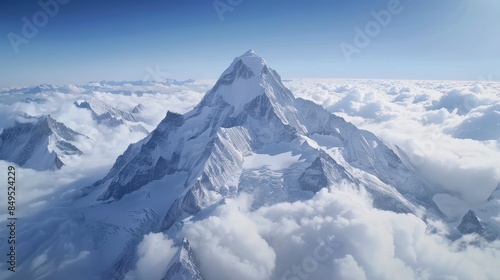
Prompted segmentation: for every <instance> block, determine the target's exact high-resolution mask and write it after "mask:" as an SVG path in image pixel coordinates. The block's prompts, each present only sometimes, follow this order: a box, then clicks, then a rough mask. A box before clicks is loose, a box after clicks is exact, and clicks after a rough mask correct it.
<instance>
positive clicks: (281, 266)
mask: <svg viewBox="0 0 500 280" xmlns="http://www.w3.org/2000/svg"><path fill="white" fill-rule="evenodd" d="M249 205H250V202H249V200H248V199H247V198H246V195H245V196H244V197H243V198H238V199H235V200H232V199H229V200H227V203H226V204H225V205H221V206H219V207H218V208H217V209H216V210H214V211H213V212H212V213H211V214H210V216H209V217H208V218H206V219H204V220H201V221H196V222H190V223H188V224H186V226H185V228H184V230H183V231H182V233H181V235H183V236H186V237H187V238H188V239H189V241H190V243H191V244H192V247H193V249H194V251H195V254H196V256H197V259H198V261H199V266H200V269H201V271H202V273H203V274H204V275H205V277H206V279H207V280H216V279H217V280H225V279H236V278H237V279H294V280H295V279H332V277H336V278H335V279H363V278H365V279H448V278H449V279H453V277H455V278H456V279H496V277H498V271H497V268H498V267H499V266H500V256H499V255H498V252H499V250H500V242H499V241H496V242H493V243H485V242H479V243H477V245H470V244H474V243H475V242H476V241H477V240H476V238H475V237H471V236H467V237H464V238H462V239H459V240H457V241H453V242H452V241H450V240H448V239H447V238H446V237H445V234H446V233H447V229H446V227H445V226H444V225H443V224H442V223H440V222H439V221H432V220H430V221H429V222H428V223H429V224H426V223H425V222H424V221H422V220H421V219H420V218H418V217H416V216H415V215H412V214H396V213H393V212H389V211H382V210H378V209H375V208H373V206H372V204H371V200H370V199H369V198H368V196H367V194H366V192H364V191H361V192H359V191H354V190H353V189H352V186H350V185H347V184H343V185H341V186H338V187H335V188H333V189H332V190H330V191H328V190H326V189H323V190H322V191H320V192H319V193H317V194H316V195H315V196H314V197H313V198H312V199H311V200H308V201H302V202H295V203H280V204H276V205H273V206H266V207H262V208H260V209H258V210H256V211H250V210H248V209H249ZM325 244H328V245H327V246H325ZM322 246H323V247H322Z"/></svg>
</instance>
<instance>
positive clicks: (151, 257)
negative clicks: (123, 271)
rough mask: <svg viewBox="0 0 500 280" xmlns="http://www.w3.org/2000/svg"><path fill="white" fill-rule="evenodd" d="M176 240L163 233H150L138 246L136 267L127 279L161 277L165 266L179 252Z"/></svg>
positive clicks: (128, 274)
mask: <svg viewBox="0 0 500 280" xmlns="http://www.w3.org/2000/svg"><path fill="white" fill-rule="evenodd" d="M177 250H178V248H177V247H175V245H174V242H173V241H172V240H170V239H167V238H166V237H165V236H164V235H163V234H162V233H150V234H148V235H146V236H144V239H143V240H142V241H141V243H139V245H138V246H137V256H138V261H137V263H136V268H135V269H134V270H132V271H130V272H129V273H127V275H126V276H125V279H126V280H142V279H161V278H162V277H163V274H164V273H165V271H164V270H165V267H166V266H167V264H168V262H169V261H170V260H171V259H172V257H173V256H174V255H175V253H176V252H177Z"/></svg>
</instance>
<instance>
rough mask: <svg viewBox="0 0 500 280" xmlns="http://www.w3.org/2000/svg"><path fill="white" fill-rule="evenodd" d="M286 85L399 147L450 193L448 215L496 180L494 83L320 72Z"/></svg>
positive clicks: (499, 163)
mask: <svg viewBox="0 0 500 280" xmlns="http://www.w3.org/2000/svg"><path fill="white" fill-rule="evenodd" d="M286 85H287V86H289V87H290V88H291V90H292V92H293V93H294V94H295V95H296V96H298V97H302V98H306V99H310V100H313V101H315V102H317V103H320V104H323V106H325V107H326V108H328V109H329V111H330V112H332V113H335V114H337V115H339V116H342V117H344V118H345V119H346V120H348V121H350V122H353V123H354V124H355V125H357V126H358V127H360V128H362V129H366V130H369V131H371V132H373V133H375V134H376V135H377V136H378V137H380V138H381V139H382V140H384V141H385V142H386V143H387V144H388V145H389V146H391V147H393V148H394V149H396V146H398V147H399V148H401V149H402V151H404V153H406V155H407V156H408V159H409V162H408V163H409V164H411V165H412V166H413V167H414V169H415V171H416V172H417V173H419V174H420V175H422V177H423V178H424V179H426V180H428V181H429V182H430V183H432V184H433V185H435V186H437V187H438V188H441V190H442V191H443V192H446V193H448V194H449V195H452V196H453V197H454V198H456V199H457V200H455V201H456V203H454V204H455V205H456V206H457V207H453V208H454V209H451V208H450V209H447V210H454V211H455V212H453V211H452V212H450V211H448V213H447V214H450V215H452V216H453V217H456V218H458V217H461V216H463V214H465V212H464V211H466V210H467V209H469V208H474V207H476V206H478V204H481V203H482V202H483V201H484V200H485V199H486V198H488V196H489V195H490V194H491V192H492V191H493V190H494V189H495V187H496V186H497V184H498V183H499V181H500V142H499V138H498V136H499V135H498V131H500V129H499V128H498V125H500V124H499V120H498V116H499V109H498V101H499V100H500V83H491V82H460V81H446V82H439V81H394V80H392V81H385V80H328V79H325V80H289V81H286ZM319 89H321V90H322V91H319ZM318 92H320V94H318ZM437 200H439V203H438V205H439V206H440V207H443V208H446V207H447V205H441V204H440V203H441V202H442V201H443V200H441V199H437ZM458 201H460V203H459V202H458ZM448 208H449V207H448Z"/></svg>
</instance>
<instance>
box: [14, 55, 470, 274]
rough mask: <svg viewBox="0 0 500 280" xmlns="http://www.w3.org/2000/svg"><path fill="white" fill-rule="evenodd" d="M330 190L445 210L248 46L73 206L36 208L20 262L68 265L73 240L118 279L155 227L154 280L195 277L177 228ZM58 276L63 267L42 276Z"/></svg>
mask: <svg viewBox="0 0 500 280" xmlns="http://www.w3.org/2000/svg"><path fill="white" fill-rule="evenodd" d="M346 182H347V183H346ZM339 186H352V187H353V188H363V189H366V190H367V192H369V193H370V194H371V196H372V198H373V204H374V206H375V207H377V208H379V209H384V210H390V211H394V212H397V213H416V212H418V214H419V215H424V216H431V217H432V216H433V217H436V216H439V217H444V215H443V214H442V213H441V212H440V211H439V209H438V208H437V206H436V205H435V204H434V202H433V200H432V197H433V196H434V195H435V194H436V189H435V188H434V187H433V186H431V185H429V184H427V183H425V182H423V181H422V180H420V179H419V177H418V175H416V174H415V173H414V172H413V171H412V170H411V169H409V168H407V167H406V166H405V164H404V163H403V161H402V160H401V159H400V157H399V156H398V154H396V153H395V152H394V151H392V150H391V149H390V148H388V147H387V146H386V145H385V144H384V143H383V142H382V141H380V139H378V138H377V137H376V136H375V135H374V134H372V133H370V132H368V131H364V130H360V129H358V128H356V127H355V126H354V125H353V124H351V123H348V122H346V121H345V120H344V119H342V118H340V117H338V116H336V115H334V114H330V113H329V112H328V111H326V110H325V109H324V108H323V107H321V106H320V105H317V104H315V103H313V102H311V101H308V100H304V99H297V98H295V97H294V96H293V94H292V93H291V92H290V91H289V90H288V89H287V88H286V87H285V86H284V85H283V84H282V82H281V78H280V77H279V75H278V74H277V73H276V72H275V71H274V70H272V69H271V68H270V67H268V66H267V64H266V62H265V61H264V59H262V58H260V57H259V56H258V55H257V54H255V52H253V51H249V52H247V53H245V54H243V55H242V56H239V57H237V58H235V59H234V61H233V62H232V63H231V65H230V66H229V67H228V68H227V69H226V70H225V71H224V73H223V74H222V75H221V77H220V78H219V80H218V81H217V82H216V84H215V85H214V87H213V88H212V89H211V90H209V91H208V92H207V93H206V95H205V96H204V97H203V99H202V100H201V101H200V103H199V104H198V105H197V106H195V107H194V108H193V109H192V110H191V111H189V112H187V113H185V114H182V115H181V114H178V113H175V112H167V113H166V116H165V118H164V119H163V120H162V121H161V122H160V123H159V124H158V126H157V127H156V128H155V129H154V130H153V131H152V132H151V133H150V134H149V135H148V136H147V137H145V138H144V139H142V140H141V141H139V142H137V143H135V144H131V145H129V147H128V148H127V149H126V151H125V152H124V153H123V154H122V155H120V156H119V157H118V158H117V160H116V162H115V163H114V165H113V167H112V168H111V169H110V170H109V172H108V173H107V175H106V176H104V178H102V179H101V180H99V181H97V182H95V183H94V184H93V185H92V186H89V187H87V188H84V189H82V190H81V192H72V193H68V194H66V195H68V196H70V197H71V198H72V201H71V203H67V205H71V206H66V205H64V207H68V208H67V210H68V211H60V209H59V208H57V211H54V212H50V213H45V214H44V215H45V216H47V215H50V217H52V219H53V220H57V221H60V222H58V223H56V222H54V223H45V224H42V225H40V230H39V231H40V232H47V234H46V235H47V236H50V237H47V240H48V238H50V242H46V240H45V239H43V240H42V239H40V238H39V239H38V240H40V241H43V242H38V243H36V244H40V245H38V246H37V247H36V250H32V252H31V253H28V252H27V253H26V254H24V255H25V256H26V258H25V260H26V261H25V263H24V265H26V266H27V267H31V265H32V264H33V263H36V262H37V261H38V260H39V256H38V255H39V252H48V253H47V254H48V257H47V258H48V259H50V260H56V261H59V262H64V261H66V259H67V257H66V254H65V253H63V252H66V251H64V249H63V248H62V247H65V246H62V245H60V244H67V243H70V241H71V243H73V244H74V248H77V249H75V250H73V252H74V253H75V254H74V255H73V258H79V252H90V254H91V256H99V258H93V257H89V258H88V260H87V261H89V263H90V264H91V266H92V267H93V269H92V272H89V274H93V275H92V276H96V277H94V278H95V279H120V280H121V279H127V277H128V276H130V275H133V274H134V271H135V268H136V267H135V266H136V264H137V263H138V259H139V256H138V253H137V252H138V251H137V248H138V246H139V244H141V242H144V241H143V240H145V235H149V234H151V233H153V234H154V235H156V234H157V233H159V232H161V233H163V234H164V235H160V236H162V238H163V237H165V236H166V237H167V238H168V239H171V240H172V241H173V242H174V243H176V244H175V247H177V248H178V251H177V253H176V254H175V256H174V257H173V258H172V259H171V260H170V261H168V262H165V263H162V264H160V266H164V267H163V268H162V269H160V272H162V273H159V274H161V275H159V276H158V279H161V278H164V279H203V278H204V277H205V276H204V275H201V271H203V269H200V268H203V264H200V267H198V262H197V261H198V259H197V258H196V254H197V253H200V252H196V247H193V248H191V246H190V245H189V244H190V243H189V240H187V239H184V238H187V237H186V236H182V232H183V229H185V225H189V224H190V223H192V222H193V221H199V220H202V219H205V218H207V217H209V216H210V215H211V213H213V211H214V209H216V208H217V206H218V205H221V204H224V203H226V201H227V200H226V198H234V197H237V196H239V195H240V194H251V196H252V198H253V199H252V200H251V205H250V206H249V207H250V209H249V210H250V211H253V210H256V209H259V208H261V207H262V206H267V205H274V204H277V203H280V202H296V201H305V200H309V199H311V198H313V197H314V195H315V193H316V192H318V191H320V190H321V189H322V188H337V187H339ZM61 207H63V206H61ZM424 209H425V210H424ZM423 211H425V212H423ZM27 222H28V221H25V223H27ZM32 222H33V223H36V222H37V220H36V219H35V218H33V221H32ZM472 222H474V221H472ZM24 234H26V236H28V234H32V231H31V230H30V231H29V232H28V231H27V232H25V233H24ZM150 238H151V236H150ZM153 240H154V238H153ZM33 243H35V242H34V241H33ZM192 244H193V246H195V245H194V244H196V243H192ZM21 247H22V246H20V248H21ZM23 248H24V247H23ZM39 271H42V272H43V273H45V271H46V270H41V269H39V270H28V269H27V270H25V273H26V275H27V276H26V277H24V278H25V279H35V278H37V277H35V276H37V275H36V274H37V273H38V272H39ZM44 275H45V274H44ZM67 275H69V272H67V271H65V270H64V269H61V270H56V271H55V272H53V273H52V274H50V275H46V276H47V277H50V278H51V279H66V278H68V276H67ZM91 278H92V277H86V279H91Z"/></svg>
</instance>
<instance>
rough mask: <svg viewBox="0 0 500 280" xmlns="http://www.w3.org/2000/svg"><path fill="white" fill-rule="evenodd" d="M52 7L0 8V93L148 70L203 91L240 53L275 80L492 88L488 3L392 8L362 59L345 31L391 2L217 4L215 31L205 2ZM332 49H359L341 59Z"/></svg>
mask: <svg viewBox="0 0 500 280" xmlns="http://www.w3.org/2000/svg"><path fill="white" fill-rule="evenodd" d="M51 1H52V2H54V1H57V0H42V2H51ZM59 1H60V2H68V3H66V4H58V6H59V9H58V11H57V13H55V14H54V16H53V17H51V16H48V17H47V18H48V20H47V21H46V24H44V22H43V20H44V18H43V13H45V12H43V11H44V10H43V9H42V7H41V6H40V4H39V3H38V2H37V1H29V0H4V1H2V3H1V4H0V7H1V8H0V21H1V22H0V23H1V24H0V34H1V35H2V36H1V37H0V71H1V72H0V87H8V86H20V85H34V84H39V83H55V84H65V83H77V84H78V83H84V82H87V81H96V80H140V79H143V78H145V77H147V75H148V70H147V69H148V68H150V69H156V68H158V69H160V71H161V72H168V77H169V78H177V79H187V78H195V79H211V78H217V77H218V76H219V75H220V73H221V72H222V71H223V70H224V69H225V68H226V67H227V66H228V65H229V63H230V62H231V61H232V60H233V58H234V57H235V56H238V55H240V54H242V53H244V52H245V51H247V50H248V49H250V48H252V49H254V50H255V51H256V52H257V53H258V54H260V55H261V56H262V57H264V58H265V59H266V60H267V62H268V63H269V64H270V66H271V67H273V68H274V69H276V70H277V71H278V72H279V73H280V74H281V76H282V77H284V78H299V77H303V78H310V77H331V78H393V79H454V80H478V79H480V77H484V78H487V77H492V78H494V79H499V78H500V54H499V50H500V17H498V13H499V12H500V1H497V0H439V1H436V0H413V1H410V0H399V2H400V4H399V6H398V10H399V11H400V12H398V13H397V14H391V12H389V13H390V14H391V20H390V21H389V22H388V24H386V26H385V27H383V26H380V28H379V30H377V29H373V30H374V32H373V34H374V35H373V37H372V38H370V42H369V44H366V46H365V45H363V46H362V48H357V46H356V44H355V36H356V34H357V33H356V31H355V28H356V27H358V28H359V29H361V30H364V29H365V27H366V25H367V24H369V23H370V22H371V21H373V20H374V17H373V15H372V13H371V11H375V12H378V11H381V10H388V5H390V3H392V2H393V1H396V2H397V0H364V1H361V0H328V1H327V0H311V1H306V0H239V1H238V0H219V1H220V2H219V3H225V4H227V5H231V3H233V4H234V3H236V4H238V3H239V4H238V5H235V6H233V7H231V9H232V10H231V11H225V12H223V13H222V12H220V11H219V14H220V13H222V16H223V19H222V18H221V17H220V16H219V14H218V12H217V10H216V9H215V8H214V2H213V1H212V0H208V1H207V0H172V1H171V0H162V1H156V0H144V1H137V0H136V1H132V0H107V1H102V0H59ZM394 5H395V4H394ZM36 15H38V18H37V17H36ZM34 16H35V20H37V19H38V23H39V25H40V27H38V28H37V29H38V30H37V31H36V32H34V33H33V34H29V33H28V35H30V36H32V38H26V37H25V36H24V35H23V32H22V29H23V26H24V25H25V23H24V22H23V17H25V18H26V19H27V20H28V21H29V22H30V23H34V21H33V20H34ZM372 26H373V25H372ZM35 27H36V26H35ZM13 34H15V35H13ZM12 38H16V40H13V39H12ZM19 38H23V39H19ZM19 40H21V41H22V42H21V43H20V41H19ZM12 42H14V43H12ZM342 43H345V44H349V45H350V46H353V47H356V48H357V51H356V53H353V54H352V55H350V59H346V56H345V55H344V53H343V51H342V49H341V47H340V45H341V44H342ZM358 46H361V45H358ZM16 48H17V52H16Z"/></svg>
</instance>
